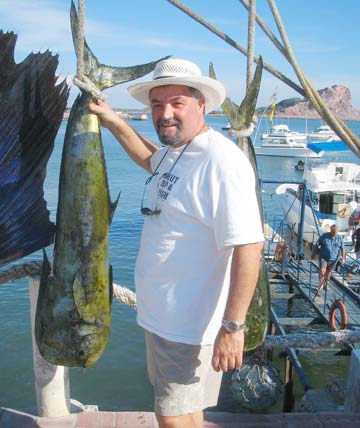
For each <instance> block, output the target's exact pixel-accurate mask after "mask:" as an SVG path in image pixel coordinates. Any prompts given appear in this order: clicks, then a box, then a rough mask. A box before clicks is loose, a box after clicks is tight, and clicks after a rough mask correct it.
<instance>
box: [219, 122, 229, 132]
mask: <svg viewBox="0 0 360 428" xmlns="http://www.w3.org/2000/svg"><path fill="white" fill-rule="evenodd" d="M221 129H222V130H223V131H229V130H230V129H231V123H230V122H228V123H227V124H226V125H224V126H222V127H221Z"/></svg>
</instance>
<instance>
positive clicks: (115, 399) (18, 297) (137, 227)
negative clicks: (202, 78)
mask: <svg viewBox="0 0 360 428" xmlns="http://www.w3.org/2000/svg"><path fill="white" fill-rule="evenodd" d="M207 122H208V124H209V125H210V126H212V127H213V128H214V129H216V130H218V131H220V132H225V131H221V128H222V126H224V125H225V124H226V122H227V120H226V118H225V117H224V116H208V117H207ZM279 123H286V124H288V125H289V127H290V128H291V130H294V131H302V132H304V131H305V121H304V120H302V119H291V120H287V119H286V120H285V119H283V120H281V122H279ZM347 123H348V125H349V126H350V128H351V129H352V130H353V131H354V132H355V134H357V135H359V134H360V122H347ZM132 125H133V126H134V127H135V128H136V129H137V130H138V131H139V132H140V133H142V134H143V135H144V136H146V137H147V138H149V139H151V140H153V141H157V138H156V135H155V133H154V131H153V126H152V123H151V117H149V119H148V120H146V121H134V122H132ZM318 125H320V120H308V121H307V127H308V131H310V130H313V129H315V127H316V126H318ZM268 126H269V125H268V124H266V120H263V121H261V122H260V125H259V127H260V129H259V131H258V134H257V135H258V136H259V135H260V134H261V133H262V132H265V131H266V128H267V127H268ZM65 128H66V122H65V121H64V122H63V123H62V125H61V127H60V130H59V133H58V136H57V138H56V142H55V147H54V151H53V153H52V156H51V158H50V160H49V163H48V168H47V176H46V181H45V198H46V200H47V204H48V209H49V211H50V213H51V219H52V220H53V221H54V222H55V215H56V205H57V197H58V179H59V169H60V161H61V151H62V145H63V139H64V135H65ZM103 142H104V147H105V154H106V162H107V171H108V177H109V184H110V191H111V195H112V199H115V198H116V196H117V194H118V193H119V192H120V191H121V198H120V202H119V205H118V208H117V211H116V212H115V215H114V218H113V221H112V224H111V229H110V261H111V264H112V266H113V276H114V282H115V283H116V284H119V285H124V286H126V287H128V288H130V289H132V290H134V279H133V271H134V264H135V258H136V254H137V251H138V246H139V241H140V233H141V227H142V221H143V218H142V216H141V214H140V204H141V196H142V192H143V185H144V182H145V180H146V178H147V176H148V174H147V173H146V172H145V171H143V170H141V169H140V168H139V167H137V166H136V165H135V164H133V163H132V161H130V160H129V159H128V157H127V155H126V154H125V153H124V151H123V150H122V148H121V147H120V146H119V143H117V142H116V141H115V140H114V138H113V137H112V136H111V134H110V133H109V132H108V131H107V130H103ZM334 159H337V160H341V161H347V162H356V163H360V160H359V159H358V158H357V157H356V156H354V155H353V154H352V153H351V152H341V153H340V152H336V153H333V154H331V155H325V156H324V158H323V159H322V161H331V160H334ZM297 161H298V159H296V158H274V157H265V156H264V157H258V169H259V176H260V178H262V179H264V180H266V179H273V180H274V179H276V180H282V181H284V180H287V179H291V180H294V179H301V177H302V172H301V171H297V170H296V169H295V165H296V163H297ZM275 188H276V185H275V184H273V185H267V186H264V189H263V205H264V209H265V214H266V217H267V219H268V220H269V221H270V219H271V218H272V217H273V216H274V215H278V216H280V215H281V214H282V212H281V209H280V206H279V204H278V202H277V200H276V195H275V193H274V192H275ZM47 252H48V255H49V256H50V257H51V255H52V248H48V249H47ZM34 259H37V260H41V259H42V254H41V252H40V251H39V252H38V253H36V254H32V255H30V256H28V257H26V259H25V260H26V261H29V260H34ZM20 262H21V261H18V262H17V263H20ZM5 268H6V267H5ZM297 304H300V305H301V300H299V301H298V302H297ZM283 310H284V311H285V310H286V308H284V309H283ZM293 310H294V311H295V314H296V311H300V312H301V311H302V308H301V307H300V308H298V309H297V308H296V307H295V308H293ZM284 316H288V315H284ZM296 316H297V315H296ZM112 317H113V321H112V330H111V336H110V340H109V343H108V345H107V347H106V350H105V352H104V354H103V355H102V356H101V358H100V359H99V361H98V362H96V364H95V365H94V366H93V367H91V368H89V369H86V370H83V369H70V387H71V398H73V399H76V400H78V401H80V402H81V403H83V404H97V405H98V406H99V409H101V410H109V411H111V410H119V411H121V410H143V411H151V410H152V408H153V398H152V392H151V388H150V386H149V384H148V382H147V376H146V366H145V347H144V337H143V332H142V330H141V329H140V328H139V327H138V326H137V324H136V313H135V311H134V310H132V309H130V308H129V307H127V306H125V305H123V304H120V303H118V302H114V303H113V311H112ZM0 337H1V341H0V405H1V406H3V407H11V408H16V409H19V410H29V409H33V408H35V406H36V403H35V394H34V379H33V362H32V349H31V332H30V304H29V291H28V283H27V279H22V280H19V281H16V282H12V283H6V284H2V285H0ZM319 358H320V360H319ZM321 358H322V360H321ZM319 361H320V362H319ZM305 365H306V368H307V369H309V372H310V380H311V381H312V382H313V383H314V384H315V385H316V386H318V385H319V384H321V382H322V381H323V373H324V371H327V372H334V373H336V375H338V377H339V376H340V377H341V376H343V377H345V376H346V373H345V372H344V371H345V370H346V364H344V365H343V366H341V365H339V363H338V362H337V361H335V360H332V359H331V358H329V357H328V356H326V357H321V356H320V355H313V356H311V358H308V359H307V360H306V362H305Z"/></svg>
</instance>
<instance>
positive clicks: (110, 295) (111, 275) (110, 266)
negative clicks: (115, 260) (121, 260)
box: [109, 265, 114, 306]
mask: <svg viewBox="0 0 360 428" xmlns="http://www.w3.org/2000/svg"><path fill="white" fill-rule="evenodd" d="M113 290H114V286H113V268H112V265H109V303H110V306H111V304H112V299H113Z"/></svg>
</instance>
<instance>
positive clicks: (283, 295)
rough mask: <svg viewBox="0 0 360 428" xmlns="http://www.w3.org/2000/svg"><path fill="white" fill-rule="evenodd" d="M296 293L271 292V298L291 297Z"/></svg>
mask: <svg viewBox="0 0 360 428" xmlns="http://www.w3.org/2000/svg"><path fill="white" fill-rule="evenodd" d="M296 295H297V294H296V293H271V298H272V299H292V298H293V297H294V296H296Z"/></svg>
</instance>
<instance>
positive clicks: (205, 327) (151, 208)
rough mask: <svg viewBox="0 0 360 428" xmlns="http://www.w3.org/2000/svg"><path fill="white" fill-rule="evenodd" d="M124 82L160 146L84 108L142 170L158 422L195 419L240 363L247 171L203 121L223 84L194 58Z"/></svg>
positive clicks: (253, 238)
mask: <svg viewBox="0 0 360 428" xmlns="http://www.w3.org/2000/svg"><path fill="white" fill-rule="evenodd" d="M128 90H129V92H130V94H131V95H132V96H133V97H135V98H136V99H137V100H138V101H140V102H142V103H143V104H146V105H148V106H150V108H151V113H152V121H153V125H154V127H155V130H156V132H157V134H158V137H159V140H160V141H161V143H162V144H163V145H164V147H161V148H159V147H158V146H156V145H154V144H153V143H151V142H150V141H148V140H147V139H145V138H144V137H142V136H141V135H139V134H138V133H137V132H135V131H134V130H133V129H132V128H131V127H130V126H129V125H128V124H127V123H126V122H125V121H124V120H122V119H121V118H120V117H119V116H118V115H117V114H116V113H115V112H114V111H113V110H112V109H111V108H110V107H109V106H108V105H107V104H106V103H104V102H101V101H99V102H98V103H90V104H89V110H90V111H91V112H92V113H95V114H98V115H99V118H100V121H101V123H102V125H103V126H106V127H107V128H108V129H109V130H110V131H111V132H112V133H113V135H114V136H115V137H116V138H117V140H118V141H119V142H120V143H121V145H122V146H123V148H124V149H125V150H126V152H127V153H128V154H129V156H130V157H131V158H132V159H133V160H134V161H135V162H136V163H137V164H138V165H140V166H141V167H143V168H145V169H146V170H147V171H148V172H149V173H150V174H151V175H150V177H149V178H148V179H147V181H146V182H145V189H146V190H148V195H149V196H148V197H147V198H145V194H146V192H145V189H144V193H143V200H142V203H141V213H142V214H143V215H144V218H145V221H144V225H143V230H142V237H141V245H140V249H139V253H138V257H137V261H136V267H135V286H136V295H137V309H138V310H137V321H138V324H139V325H140V326H142V327H143V328H144V329H145V337H146V348H147V368H148V375H149V379H150V382H151V383H152V384H153V388H154V396H155V398H154V402H155V404H154V407H155V413H156V416H157V419H158V421H159V426H160V428H168V427H172V428H174V427H178V428H180V427H186V428H201V427H203V409H204V408H206V407H209V406H214V405H216V403H217V399H218V394H219V389H220V384H221V374H222V372H226V371H227V370H231V369H234V368H240V367H241V365H242V358H243V350H244V329H245V325H246V324H245V323H246V314H247V311H248V308H249V305H250V302H251V299H252V297H253V293H254V290H255V287H256V282H257V278H258V272H259V264H260V255H261V251H262V248H263V240H264V237H263V233H262V224H261V220H260V214H259V207H258V204H257V199H256V193H255V177H254V172H253V169H252V167H251V165H250V163H249V161H248V159H247V158H246V156H245V155H244V154H243V153H242V152H241V151H240V150H239V149H238V147H237V146H236V145H235V144H234V143H233V142H232V141H231V140H229V139H227V138H226V137H225V136H223V135H222V134H220V133H219V132H217V131H215V130H213V129H211V128H209V126H208V125H207V124H206V122H205V113H209V112H211V111H213V110H215V109H217V108H219V107H220V105H221V104H222V102H223V100H224V98H225V88H224V86H223V85H222V83H221V82H219V81H217V80H214V79H211V78H209V77H205V76H202V74H201V71H200V69H199V67H198V66H197V65H195V64H194V63H192V62H190V61H186V60H181V59H167V60H163V61H161V62H159V63H158V64H157V65H156V68H155V70H154V74H153V79H152V80H150V81H148V82H142V83H137V84H135V85H132V86H130V87H129V88H128ZM147 187H149V189H147ZM146 200H147V202H146Z"/></svg>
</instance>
